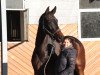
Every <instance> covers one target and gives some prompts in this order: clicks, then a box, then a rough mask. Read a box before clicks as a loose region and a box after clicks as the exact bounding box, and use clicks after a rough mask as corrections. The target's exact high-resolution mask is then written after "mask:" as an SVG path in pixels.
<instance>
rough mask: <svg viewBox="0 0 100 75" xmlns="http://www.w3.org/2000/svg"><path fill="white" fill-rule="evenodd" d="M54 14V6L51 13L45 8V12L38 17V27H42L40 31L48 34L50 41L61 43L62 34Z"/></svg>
mask: <svg viewBox="0 0 100 75" xmlns="http://www.w3.org/2000/svg"><path fill="white" fill-rule="evenodd" d="M55 13H56V6H55V7H54V9H52V10H51V11H49V7H47V9H46V11H45V12H44V13H43V14H42V16H41V17H40V20H39V25H42V26H41V27H42V29H43V30H44V31H45V32H46V33H47V34H49V36H50V37H51V38H52V39H54V40H56V41H57V42H61V41H62V37H63V34H62V32H61V30H60V28H59V26H58V20H57V18H56V17H55V15H54V14H55Z"/></svg>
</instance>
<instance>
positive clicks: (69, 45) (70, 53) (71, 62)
mask: <svg viewBox="0 0 100 75" xmlns="http://www.w3.org/2000/svg"><path fill="white" fill-rule="evenodd" d="M76 55H77V50H76V49H75V48H74V47H73V40H72V39H71V38H67V36H65V37H64V41H63V47H62V51H61V53H60V55H59V56H58V59H57V60H56V69H55V75H74V70H75V64H76Z"/></svg>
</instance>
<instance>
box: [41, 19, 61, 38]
mask: <svg viewBox="0 0 100 75" xmlns="http://www.w3.org/2000/svg"><path fill="white" fill-rule="evenodd" d="M42 29H43V30H44V31H46V32H47V33H48V34H49V35H50V36H51V38H52V39H53V40H55V38H54V37H55V34H56V33H58V32H59V31H60V29H57V30H56V31H55V32H54V33H52V32H50V31H49V30H48V29H47V28H46V27H45V25H44V20H43V27H42Z"/></svg>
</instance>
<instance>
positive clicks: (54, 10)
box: [51, 6, 56, 14]
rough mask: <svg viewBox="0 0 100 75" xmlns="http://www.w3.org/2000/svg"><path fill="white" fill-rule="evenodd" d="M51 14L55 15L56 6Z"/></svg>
mask: <svg viewBox="0 0 100 75" xmlns="http://www.w3.org/2000/svg"><path fill="white" fill-rule="evenodd" d="M51 13H52V14H55V13H56V6H55V7H54V9H53V10H52V11H51Z"/></svg>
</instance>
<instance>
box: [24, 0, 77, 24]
mask: <svg viewBox="0 0 100 75" xmlns="http://www.w3.org/2000/svg"><path fill="white" fill-rule="evenodd" d="M48 6H50V10H52V9H53V8H54V6H57V11H56V14H55V16H56V17H57V19H58V23H59V24H70V23H77V22H78V0H26V2H25V7H26V8H29V24H38V20H39V17H40V16H41V14H42V13H43V12H44V11H45V10H46V8H47V7H48Z"/></svg>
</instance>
